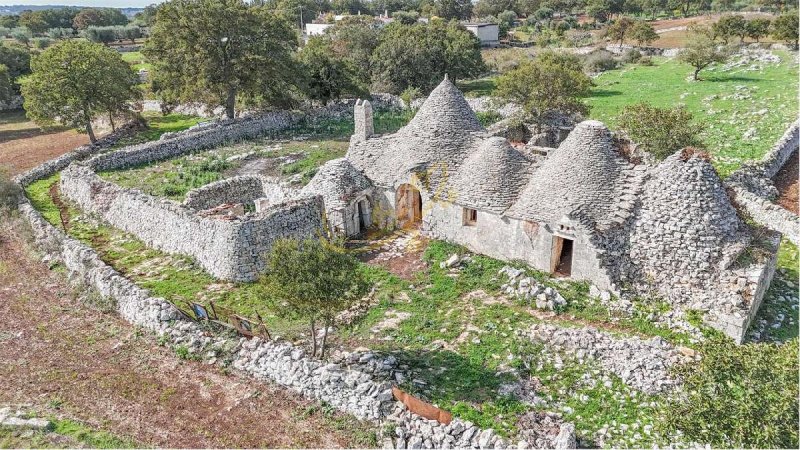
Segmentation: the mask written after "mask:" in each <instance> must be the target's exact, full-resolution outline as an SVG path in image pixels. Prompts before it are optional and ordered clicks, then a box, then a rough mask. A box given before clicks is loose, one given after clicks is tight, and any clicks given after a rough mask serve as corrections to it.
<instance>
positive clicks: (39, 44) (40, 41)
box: [33, 38, 53, 50]
mask: <svg viewBox="0 0 800 450" xmlns="http://www.w3.org/2000/svg"><path fill="white" fill-rule="evenodd" d="M52 43H53V40H52V39H50V38H34V39H33V46H34V47H36V48H37V49H39V50H44V49H46V48H47V47H50V44H52Z"/></svg>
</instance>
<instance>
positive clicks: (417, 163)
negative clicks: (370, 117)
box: [347, 78, 487, 194]
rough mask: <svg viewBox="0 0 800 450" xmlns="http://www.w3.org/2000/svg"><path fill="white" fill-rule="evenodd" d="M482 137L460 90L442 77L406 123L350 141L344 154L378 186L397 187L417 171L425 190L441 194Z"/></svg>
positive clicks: (480, 127) (484, 136) (482, 129)
mask: <svg viewBox="0 0 800 450" xmlns="http://www.w3.org/2000/svg"><path fill="white" fill-rule="evenodd" d="M486 137H487V135H486V134H485V130H484V128H483V126H481V124H480V122H479V121H478V118H477V117H476V116H475V113H474V112H473V111H472V109H470V107H469V104H468V103H467V101H466V100H465V99H464V96H463V95H462V94H461V92H460V91H459V90H458V88H456V87H455V85H453V83H451V82H450V81H449V80H448V79H446V78H445V80H444V81H442V82H441V83H440V84H439V86H437V87H436V89H434V90H433V92H431V95H430V96H428V98H427V99H426V100H425V102H424V103H423V104H422V106H421V107H420V109H419V111H417V114H416V115H415V116H414V118H413V119H412V120H411V122H409V123H408V125H406V126H405V127H403V128H402V129H400V130H399V131H398V132H397V133H395V134H393V135H390V136H383V137H373V138H370V139H367V140H366V141H364V142H354V143H352V144H351V146H350V149H349V150H348V152H347V159H349V160H350V161H351V162H352V163H353V165H354V166H355V167H356V168H358V169H360V170H362V171H363V172H364V173H365V174H366V176H367V177H369V179H371V180H373V181H374V182H375V184H377V185H379V186H383V187H392V188H396V187H397V186H399V185H400V184H402V183H408V182H410V179H411V175H412V173H417V174H421V177H420V178H424V183H425V184H427V186H426V187H427V190H428V191H430V192H431V193H434V192H438V193H440V194H441V193H442V192H444V191H446V190H449V189H450V188H451V186H450V185H449V183H448V182H447V181H448V180H449V179H450V177H451V176H452V175H453V174H455V173H456V172H457V169H458V167H459V166H460V165H461V164H462V163H463V162H464V160H465V159H466V158H467V156H468V155H469V154H471V153H472V152H473V151H475V150H477V148H478V146H479V145H480V142H481V140H482V139H485V138H486Z"/></svg>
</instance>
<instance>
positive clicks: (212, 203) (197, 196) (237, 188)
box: [183, 175, 264, 210]
mask: <svg viewBox="0 0 800 450" xmlns="http://www.w3.org/2000/svg"><path fill="white" fill-rule="evenodd" d="M262 197H264V182H263V179H262V178H261V177H258V176H253V175H243V176H239V177H233V178H226V179H224V180H220V181H216V182H214V183H210V184H207V185H205V186H202V187H199V188H197V189H192V190H191V191H189V192H188V193H187V194H186V199H185V200H184V201H183V206H185V207H187V208H190V209H193V210H204V209H209V208H214V207H216V206H219V205H221V204H223V203H253V202H255V200H256V199H257V198H262Z"/></svg>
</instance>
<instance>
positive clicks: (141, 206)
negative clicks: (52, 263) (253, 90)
mask: <svg viewBox="0 0 800 450" xmlns="http://www.w3.org/2000/svg"><path fill="white" fill-rule="evenodd" d="M61 192H62V194H63V195H64V196H65V197H66V198H68V199H70V200H72V201H74V202H75V203H77V204H78V205H79V206H80V207H81V208H82V209H83V210H84V211H87V212H90V213H94V214H97V215H98V216H100V217H101V218H102V219H103V220H105V221H106V222H108V223H110V224H111V225H112V226H114V227H116V228H119V229H121V230H123V231H126V232H128V233H131V234H133V235H135V236H137V237H138V238H139V239H141V240H142V241H144V242H145V243H146V244H147V245H148V246H150V247H153V248H157V249H159V250H163V251H165V252H168V253H178V254H183V255H188V256H191V257H193V258H195V259H196V260H197V262H198V264H200V265H201V266H202V267H203V268H204V269H205V270H207V271H208V272H209V273H210V274H212V275H213V276H215V277H217V278H221V279H226V280H234V281H252V280H254V279H256V278H257V277H258V274H259V272H260V271H261V270H263V267H264V260H263V258H264V255H266V254H267V253H268V252H269V250H270V248H271V246H272V243H273V242H274V241H275V240H276V239H279V238H283V237H295V238H306V237H314V236H318V235H319V234H320V233H321V232H322V230H323V229H324V223H323V221H324V218H323V205H322V200H321V199H320V198H319V197H307V198H301V199H297V200H292V201H288V202H284V203H279V204H276V205H273V206H271V207H269V208H268V209H266V210H265V211H261V212H259V213H257V214H247V215H245V216H243V217H241V218H234V219H232V220H221V219H218V218H213V217H201V216H198V215H196V214H194V212H193V211H192V210H190V209H188V208H185V207H183V206H182V205H180V204H178V203H176V202H174V201H171V200H164V199H158V198H155V197H152V196H149V195H145V194H143V193H142V192H141V191H138V190H134V189H125V188H122V187H120V186H118V185H116V184H114V183H110V182H108V181H105V180H103V179H101V178H100V177H99V176H98V175H97V174H95V173H94V172H92V171H91V170H89V168H88V167H86V166H84V165H82V164H79V163H76V164H73V165H71V166H70V167H68V168H67V169H65V170H64V171H63V172H62V174H61Z"/></svg>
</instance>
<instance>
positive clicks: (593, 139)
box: [506, 120, 629, 223]
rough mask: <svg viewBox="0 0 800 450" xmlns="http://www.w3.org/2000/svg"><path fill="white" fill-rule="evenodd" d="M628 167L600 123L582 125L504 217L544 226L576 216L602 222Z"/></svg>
mask: <svg viewBox="0 0 800 450" xmlns="http://www.w3.org/2000/svg"><path fill="white" fill-rule="evenodd" d="M628 168H629V164H628V162H627V161H625V159H623V158H622V157H621V156H620V155H619V153H618V152H617V149H616V148H615V147H614V144H613V142H612V139H611V133H610V132H609V131H608V128H606V126H605V125H603V124H602V123H601V122H598V121H594V120H589V121H585V122H581V123H580V124H578V126H576V127H575V129H574V130H573V131H572V132H571V133H570V134H569V136H567V138H566V139H565V140H564V142H562V143H561V145H560V146H559V147H558V148H557V149H556V150H554V151H553V152H551V154H550V156H548V158H547V159H545V161H544V162H543V163H542V165H541V166H540V167H539V169H537V170H536V171H535V172H534V173H533V175H532V177H531V181H530V183H528V185H527V186H526V187H525V189H524V190H523V191H522V193H521V194H520V196H519V199H518V200H517V202H516V203H515V204H514V205H513V206H512V207H511V208H510V209H509V210H508V212H507V213H506V215H508V216H511V217H515V218H519V219H524V220H536V221H539V222H545V223H555V222H557V221H558V220H560V219H561V218H562V217H564V216H566V215H569V214H573V213H580V215H581V216H583V217H585V218H588V219H589V220H591V221H593V222H595V223H601V222H605V221H607V220H608V219H609V218H610V216H611V214H612V213H613V211H614V203H615V200H616V198H617V197H618V196H619V195H620V191H621V188H622V185H623V184H624V183H625V179H626V178H627V177H626V176H625V171H626V170H627V169H628Z"/></svg>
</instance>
